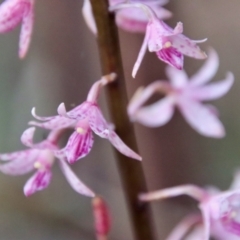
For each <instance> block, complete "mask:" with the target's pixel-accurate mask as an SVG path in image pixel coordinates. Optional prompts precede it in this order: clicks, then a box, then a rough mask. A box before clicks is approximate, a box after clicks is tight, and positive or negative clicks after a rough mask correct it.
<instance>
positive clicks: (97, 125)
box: [88, 105, 108, 138]
mask: <svg viewBox="0 0 240 240" xmlns="http://www.w3.org/2000/svg"><path fill="white" fill-rule="evenodd" d="M88 117H89V119H88V120H89V126H90V128H91V129H92V130H93V131H94V133H96V134H97V135H98V136H100V137H101V138H107V135H108V123H107V122H106V120H105V118H104V117H103V115H102V112H101V110H100V108H99V107H98V106H97V105H93V106H92V107H91V109H90V110H89V116H88Z"/></svg>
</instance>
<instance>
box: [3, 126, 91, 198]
mask: <svg viewBox="0 0 240 240" xmlns="http://www.w3.org/2000/svg"><path fill="white" fill-rule="evenodd" d="M34 132H35V128H34V127H31V128H28V129H27V130H25V131H24V132H23V134H22V137H21V141H22V143H23V144H24V145H26V146H27V147H29V149H27V150H22V151H18V152H13V153H4V154H0V160H2V161H8V162H7V163H4V164H0V171H1V172H3V173H5V174H8V175H13V176H16V175H23V174H27V173H29V172H31V171H33V170H36V172H35V174H34V175H33V176H32V177H31V178H30V179H29V180H28V181H27V183H26V184H25V186H24V194H25V195H26V196H30V195H32V194H33V193H35V192H37V191H41V190H43V189H45V188H46V187H48V185H49V183H50V181H51V178H52V172H51V168H52V165H53V163H54V160H55V156H56V152H57V151H58V146H57V141H58V138H59V136H60V134H61V132H62V131H61V130H53V131H51V132H50V134H49V135H48V137H47V139H46V140H44V141H42V142H40V143H37V144H34V143H33V135H34ZM58 157H59V164H60V168H61V170H62V172H63V174H64V175H65V177H66V179H67V181H68V182H69V184H70V185H71V187H72V188H73V189H74V190H75V191H76V192H78V193H80V194H82V195H85V196H88V197H94V196H95V194H94V192H93V191H92V190H90V189H89V188H88V187H87V186H86V185H85V184H83V183H82V182H81V180H80V179H79V178H78V177H77V176H76V175H75V173H74V172H73V171H72V170H71V169H70V167H69V166H68V165H67V163H66V162H65V160H64V158H63V157H60V156H59V155H58Z"/></svg>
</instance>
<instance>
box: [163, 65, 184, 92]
mask: <svg viewBox="0 0 240 240" xmlns="http://www.w3.org/2000/svg"><path fill="white" fill-rule="evenodd" d="M166 75H167V77H168V78H169V80H170V82H171V85H172V86H173V87H174V88H183V87H184V86H186V85H187V84H188V76H187V74H186V72H185V71H184V70H178V69H176V68H173V67H170V66H167V67H166Z"/></svg>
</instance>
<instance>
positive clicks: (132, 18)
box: [82, 0, 172, 34]
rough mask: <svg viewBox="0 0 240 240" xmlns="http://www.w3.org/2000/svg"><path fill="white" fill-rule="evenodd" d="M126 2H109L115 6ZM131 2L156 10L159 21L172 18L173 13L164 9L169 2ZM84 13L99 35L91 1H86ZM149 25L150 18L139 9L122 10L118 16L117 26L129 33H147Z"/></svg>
mask: <svg viewBox="0 0 240 240" xmlns="http://www.w3.org/2000/svg"><path fill="white" fill-rule="evenodd" d="M124 2H125V1H124V0H109V5H110V6H115V5H117V4H121V3H124ZM131 2H134V3H136V2H140V3H144V4H146V5H148V6H150V7H151V8H152V9H154V11H155V13H156V16H157V17H158V18H159V19H167V18H170V17H171V16H172V13H171V12H169V11H168V10H166V9H165V8H163V7H162V6H163V5H165V4H167V3H168V0H158V1H154V0H150V1H149V0H132V1H131ZM82 13H83V17H84V19H85V21H86V23H87V25H88V27H89V28H90V30H91V31H92V32H93V33H94V34H97V28H96V23H95V20H94V17H93V14H92V7H91V3H90V1H89V0H84V3H83V9H82ZM147 23H148V17H147V16H146V15H145V14H143V10H142V9H139V8H129V9H122V10H120V11H119V12H117V14H116V24H117V25H118V27H120V28H121V29H123V30H125V31H128V32H138V33H145V31H146V27H147Z"/></svg>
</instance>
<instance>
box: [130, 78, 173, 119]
mask: <svg viewBox="0 0 240 240" xmlns="http://www.w3.org/2000/svg"><path fill="white" fill-rule="evenodd" d="M169 91H171V85H170V84H169V83H168V82H166V81H160V80H157V81H155V82H153V83H151V84H149V85H148V86H147V87H146V88H145V89H144V88H143V87H140V88H138V89H137V91H136V92H135V93H134V95H133V97H132V99H131V100H130V103H129V105H128V109H127V111H128V115H129V116H130V118H131V119H133V120H134V114H135V112H136V111H138V109H139V108H141V107H142V106H143V105H144V103H145V102H146V101H147V100H148V99H149V98H150V97H151V96H152V95H153V94H154V93H155V92H162V93H166V94H167V93H168V92H169Z"/></svg>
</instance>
